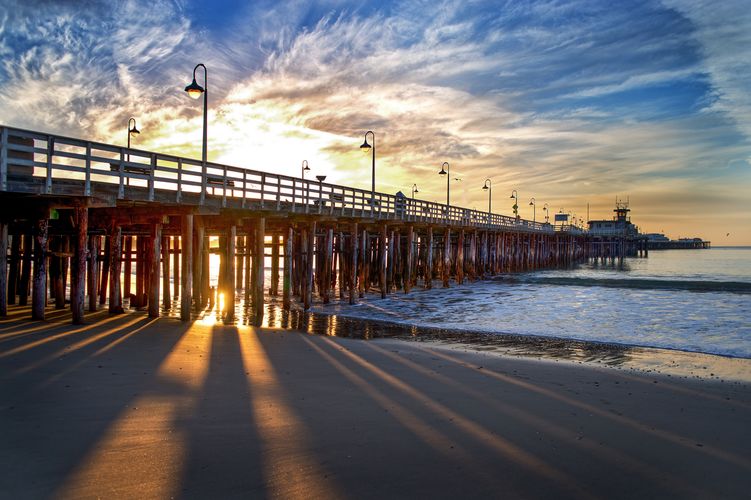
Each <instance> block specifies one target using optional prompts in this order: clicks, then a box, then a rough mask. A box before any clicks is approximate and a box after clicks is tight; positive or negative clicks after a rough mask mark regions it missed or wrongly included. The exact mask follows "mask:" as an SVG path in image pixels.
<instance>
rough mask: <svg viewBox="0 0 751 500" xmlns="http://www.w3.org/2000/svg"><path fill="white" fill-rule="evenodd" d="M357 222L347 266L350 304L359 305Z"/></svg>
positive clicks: (354, 227) (351, 240) (353, 227)
mask: <svg viewBox="0 0 751 500" xmlns="http://www.w3.org/2000/svg"><path fill="white" fill-rule="evenodd" d="M357 235H358V233H357V222H353V223H352V226H351V230H350V237H349V238H350V239H349V252H348V254H349V255H348V256H349V263H348V264H347V271H348V272H347V290H348V292H349V303H350V304H356V303H357V253H358V252H359V248H358V245H357V240H358V238H357Z"/></svg>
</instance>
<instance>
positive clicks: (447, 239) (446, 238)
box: [443, 228, 451, 288]
mask: <svg viewBox="0 0 751 500" xmlns="http://www.w3.org/2000/svg"><path fill="white" fill-rule="evenodd" d="M450 278H451V229H449V228H446V230H445V231H444V234H443V288H448V287H449V279H450Z"/></svg>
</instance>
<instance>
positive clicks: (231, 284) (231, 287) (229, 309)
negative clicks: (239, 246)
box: [223, 224, 242, 323]
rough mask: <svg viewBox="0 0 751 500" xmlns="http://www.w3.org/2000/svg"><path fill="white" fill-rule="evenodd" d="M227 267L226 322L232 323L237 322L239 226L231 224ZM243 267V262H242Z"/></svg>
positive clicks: (225, 285)
mask: <svg viewBox="0 0 751 500" xmlns="http://www.w3.org/2000/svg"><path fill="white" fill-rule="evenodd" d="M226 241H227V265H226V269H225V273H226V274H225V276H224V287H225V288H224V311H223V313H224V321H225V322H226V323H231V322H233V321H234V320H235V290H236V289H237V282H236V280H235V274H236V267H235V265H236V262H237V259H236V258H235V253H237V252H236V251H235V250H236V248H235V244H236V243H237V226H236V225H235V224H230V226H229V227H228V228H227V238H226ZM240 263H241V264H240V265H241V266H242V260H241V261H240Z"/></svg>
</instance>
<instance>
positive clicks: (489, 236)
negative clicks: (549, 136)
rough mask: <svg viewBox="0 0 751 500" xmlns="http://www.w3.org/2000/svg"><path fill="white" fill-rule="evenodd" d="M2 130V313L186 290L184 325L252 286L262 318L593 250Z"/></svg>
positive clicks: (450, 210) (327, 189) (447, 209)
mask: <svg viewBox="0 0 751 500" xmlns="http://www.w3.org/2000/svg"><path fill="white" fill-rule="evenodd" d="M0 134H1V135H0V202H1V203H2V207H3V208H2V214H1V215H0V259H2V261H0V269H4V270H5V271H6V272H2V273H0V315H4V314H6V310H7V304H13V303H16V302H18V303H19V304H25V303H27V301H28V297H29V296H31V301H32V317H33V318H34V319H44V318H45V311H46V308H47V306H48V304H49V303H50V302H54V304H55V307H56V308H65V307H66V304H68V305H69V307H70V308H71V310H72V317H73V322H74V323H81V322H83V321H84V318H85V314H86V312H87V311H89V312H91V311H96V310H97V309H98V308H101V307H104V306H105V305H106V307H108V309H109V312H110V313H113V314H116V313H120V312H123V310H124V305H125V300H127V301H128V304H129V306H130V307H139V308H145V309H147V310H148V314H149V315H150V316H152V317H155V316H158V315H159V314H160V311H161V310H163V309H169V308H170V307H172V305H173V304H175V303H176V301H175V300H173V299H178V298H179V307H180V317H181V318H182V319H183V320H185V321H189V320H190V319H191V311H194V312H195V311H202V310H204V309H205V308H206V307H207V306H209V305H212V306H213V305H214V301H216V300H220V302H219V303H220V304H223V309H222V312H223V317H224V319H225V321H232V320H233V319H234V317H233V316H234V311H235V307H234V304H235V301H236V300H237V299H238V298H239V297H238V294H243V295H244V297H243V298H244V299H245V300H246V304H250V307H251V308H252V312H253V317H254V318H255V319H254V322H255V323H257V324H260V321H261V318H262V316H263V307H264V297H265V295H267V294H268V295H271V296H280V295H281V303H282V305H283V307H284V308H289V307H291V304H292V303H293V302H294V301H299V303H301V304H302V306H303V307H304V308H305V309H308V308H310V306H311V303H312V302H313V300H314V297H315V298H316V299H317V300H320V301H322V302H324V303H326V302H329V301H330V300H331V299H332V297H333V296H334V294H338V297H339V298H340V299H345V300H348V301H349V303H351V304H353V303H355V302H357V301H358V299H359V298H362V297H363V296H364V294H366V293H370V292H377V293H380V295H381V297H386V296H387V295H388V294H391V293H397V292H402V293H408V292H409V291H410V290H411V289H413V288H414V287H418V286H422V287H424V288H431V287H433V286H443V287H448V286H450V285H451V283H452V282H453V283H462V282H464V281H474V280H478V279H483V278H485V277H488V276H492V275H495V274H499V273H506V272H515V271H524V270H532V269H539V268H546V267H553V266H564V265H570V264H572V263H574V262H576V261H579V260H582V259H585V258H587V257H589V256H590V255H591V254H592V252H594V251H595V249H596V248H598V247H597V246H596V245H594V244H592V242H591V241H589V239H588V237H587V236H586V234H585V233H584V232H582V231H578V230H574V229H573V228H567V227H563V228H561V227H560V226H559V227H558V228H555V227H554V226H551V225H549V224H541V223H533V222H531V221H526V220H520V219H515V218H513V217H507V216H503V215H499V214H489V213H488V212H481V211H477V210H470V209H466V208H461V207H455V206H447V205H443V204H438V203H432V202H427V201H423V200H412V199H407V198H404V197H401V196H394V195H389V194H384V193H372V192H370V191H365V190H361V189H356V188H350V187H345V186H338V185H334V184H326V183H322V182H317V181H309V180H303V179H300V178H295V177H290V176H284V175H277V174H273V173H269V172H262V171H256V170H249V169H244V168H238V167H233V166H228V165H221V164H216V163H211V162H207V163H202V162H201V161H197V160H194V159H189V158H180V157H176V156H172V155H165V154H161V153H155V152H150V151H143V150H138V149H128V148H125V147H120V146H114V145H108V144H102V143H97V142H93V141H85V140H81V139H73V138H68V137H61V136H57V135H49V134H44V133H39V132H33V131H28V130H21V129H15V128H10V127H0ZM212 243H218V245H212ZM612 252H613V254H614V255H615V254H616V252H618V250H617V249H615V248H614V249H613V250H612ZM211 253H215V254H217V255H218V257H219V262H220V266H219V274H218V276H215V278H217V283H218V287H217V288H218V289H217V290H212V288H211V287H210V282H211V279H210V278H211V276H210V266H209V255H210V254H211ZM621 255H622V253H621ZM269 262H270V265H267V264H268V263H269ZM267 267H268V268H270V277H269V280H267V279H266V276H265V273H266V270H267ZM267 281H269V282H270V286H269V287H268V289H266V288H265V286H264V283H266V282H267ZM170 285H172V286H170ZM66 290H70V292H69V293H67V294H66Z"/></svg>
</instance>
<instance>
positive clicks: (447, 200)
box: [438, 161, 451, 210]
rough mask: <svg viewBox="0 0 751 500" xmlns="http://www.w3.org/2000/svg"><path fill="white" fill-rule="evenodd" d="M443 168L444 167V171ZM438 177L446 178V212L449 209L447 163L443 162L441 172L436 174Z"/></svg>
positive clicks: (448, 167) (448, 169)
mask: <svg viewBox="0 0 751 500" xmlns="http://www.w3.org/2000/svg"><path fill="white" fill-rule="evenodd" d="M444 167H446V168H445V169H444ZM438 174H440V175H445V176H446V210H448V207H449V194H450V188H451V182H450V181H451V168H450V166H449V162H447V161H444V162H443V165H441V171H440V172H438Z"/></svg>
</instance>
